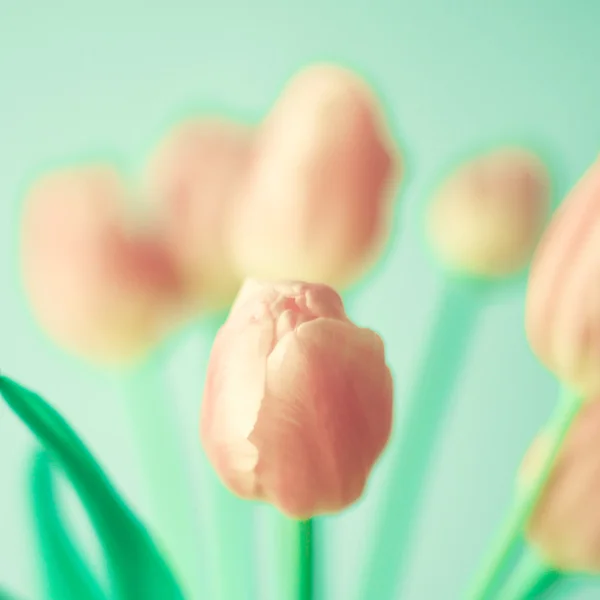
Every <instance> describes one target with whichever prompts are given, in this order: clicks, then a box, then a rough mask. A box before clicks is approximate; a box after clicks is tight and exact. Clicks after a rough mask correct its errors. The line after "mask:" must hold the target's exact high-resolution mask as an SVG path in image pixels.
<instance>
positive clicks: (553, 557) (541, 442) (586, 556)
mask: <svg viewBox="0 0 600 600" xmlns="http://www.w3.org/2000/svg"><path fill="white" fill-rule="evenodd" d="M548 446H549V444H548V440H547V437H546V435H544V434H543V435H541V436H540V437H539V438H538V439H537V440H536V442H535V443H534V445H533V446H532V448H531V449H530V451H529V453H528V454H527V456H526V458H525V460H524V462H523V466H522V472H521V477H520V484H521V485H522V486H525V485H527V484H528V482H529V481H530V480H531V479H533V477H534V476H535V474H536V473H537V472H538V471H539V469H540V468H541V464H542V463H543V460H544V458H545V456H546V454H547V452H548ZM599 499H600V402H599V401H598V400H596V401H593V402H590V403H588V404H587V405H586V406H584V408H583V409H582V411H581V413H580V414H579V415H578V416H577V418H576V420H575V422H574V424H573V426H572V428H571V430H570V431H569V433H568V435H567V439H566V442H565V444H564V446H563V448H562V450H561V451H560V453H559V455H558V459H557V462H556V464H555V467H554V469H553V471H552V473H551V475H550V478H549V480H548V482H547V484H546V486H545V489H544V491H543V493H542V496H541V498H540V500H539V501H538V504H537V507H536V509H535V511H534V513H533V516H532V517H531V519H530V521H529V524H528V527H527V538H528V540H529V541H530V543H531V544H532V545H533V546H534V547H535V548H536V550H538V552H539V553H540V554H541V555H542V556H543V557H544V559H545V560H546V561H547V562H548V563H549V564H551V565H552V566H554V567H555V568H557V569H561V570H564V571H572V572H581V573H600V511H599V510H598V501H599Z"/></svg>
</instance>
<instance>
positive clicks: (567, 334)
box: [526, 160, 600, 397]
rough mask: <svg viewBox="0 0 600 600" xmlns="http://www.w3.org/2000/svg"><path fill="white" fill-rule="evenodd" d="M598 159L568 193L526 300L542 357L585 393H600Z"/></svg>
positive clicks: (534, 343) (531, 329)
mask: <svg viewBox="0 0 600 600" xmlns="http://www.w3.org/2000/svg"><path fill="white" fill-rule="evenodd" d="M599 207H600V160H598V161H596V162H595V163H594V164H593V165H592V167H591V168H590V169H589V170H588V171H587V172H586V173H585V174H584V176H583V177H582V178H581V180H580V181H579V183H578V184H577V185H576V186H575V187H574V188H573V190H572V191H571V192H570V193H569V195H568V196H567V198H566V199H565V200H564V202H563V203H562V205H561V206H560V208H559V210H558V211H557V212H556V214H555V216H554V217H553V219H552V222H551V223H550V226H549V227H548V230H547V231H546V234H545V235H544V237H543V239H542V243H541V244H540V246H539V249H538V251H537V253H536V256H535V260H534V263H533V268H532V272H531V277H530V280H529V288H528V291H527V304H526V329H527V336H528V338H529V342H530V344H531V347H532V348H533V350H534V352H535V353H536V354H537V356H538V357H539V358H540V360H541V361H542V362H543V363H544V364H545V365H546V366H547V367H548V368H549V369H551V370H552V371H554V372H555V373H556V375H557V376H558V377H559V378H560V379H561V380H563V381H564V382H565V383H567V384H569V385H570V386H571V387H573V388H574V389H576V390H577V391H579V392H580V393H582V394H584V395H586V396H587V397H590V396H594V395H596V394H597V393H599V392H600V368H599V365H600V336H599V332H600V285H598V284H597V280H598V277H599V276H600V263H599V262H598V249H599V248H600V211H599Z"/></svg>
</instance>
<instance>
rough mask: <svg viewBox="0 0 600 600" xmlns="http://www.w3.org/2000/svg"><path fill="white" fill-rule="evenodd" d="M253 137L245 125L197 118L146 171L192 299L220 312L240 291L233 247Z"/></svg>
mask: <svg viewBox="0 0 600 600" xmlns="http://www.w3.org/2000/svg"><path fill="white" fill-rule="evenodd" d="M252 133H253V132H252V131H251V130H250V129H249V128H247V127H245V126H243V125H241V124H239V123H233V122H226V121H221V120H216V119H196V120H190V121H186V122H184V123H182V124H181V125H179V126H177V127H176V128H174V129H173V130H172V131H171V132H170V133H169V135H167V137H166V138H165V139H164V140H163V141H162V142H161V144H159V146H158V148H157V149H156V151H155V153H154V155H153V156H152V157H151V159H150V161H149V164H148V166H147V170H146V177H145V178H146V182H145V183H146V188H147V195H148V196H149V197H150V198H151V199H153V200H154V202H155V206H154V208H155V209H156V211H157V213H158V214H157V217H158V218H157V221H158V223H159V224H160V227H161V230H162V235H163V237H164V239H165V245H166V247H167V248H169V250H170V252H171V254H172V257H173V260H174V262H175V263H176V265H177V266H178V268H179V270H180V271H181V274H182V277H183V280H184V283H185V285H186V287H187V288H188V294H189V295H190V296H191V300H192V302H193V303H194V304H197V305H199V306H201V307H202V308H220V307H221V306H223V305H226V304H228V303H229V302H230V301H231V300H232V299H233V297H234V296H235V293H236V292H237V290H238V288H239V285H240V279H239V277H238V276H237V274H236V272H235V271H234V267H233V264H232V259H231V256H230V247H229V226H230V221H231V211H232V199H233V196H234V194H235V191H236V190H237V188H238V186H239V185H240V182H241V179H242V177H243V175H244V174H245V171H246V169H247V167H248V163H249V159H250V156H251V150H252V148H253V144H252V142H253V134H252Z"/></svg>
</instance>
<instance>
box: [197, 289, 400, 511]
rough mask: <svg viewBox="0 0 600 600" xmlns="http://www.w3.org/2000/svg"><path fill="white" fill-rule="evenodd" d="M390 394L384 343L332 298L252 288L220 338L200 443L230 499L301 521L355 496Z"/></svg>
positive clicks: (383, 435)
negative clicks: (268, 505)
mask: <svg viewBox="0 0 600 600" xmlns="http://www.w3.org/2000/svg"><path fill="white" fill-rule="evenodd" d="M392 395H393V392H392V377H391V374H390V371H389V369H388V367H387V366H386V363H385V357H384V347H383V342H382V340H381V339H380V337H379V336H378V335H377V334H376V333H374V332H373V331H370V330H368V329H363V328H360V327H357V326H356V325H354V324H353V323H351V322H350V321H349V320H348V318H347V316H346V314H345V311H344V307H343V305H342V301H341V299H340V297H339V296H338V294H337V293H336V292H335V291H333V289H331V288H329V287H327V286H325V285H321V284H310V283H300V282H282V283H259V282H256V281H251V282H248V284H246V285H245V286H244V287H242V289H241V291H240V293H239V296H238V298H237V300H236V303H235V304H234V306H233V308H232V310H231V313H230V315H229V317H228V319H227V321H226V323H225V324H224V326H223V327H222V329H221V330H220V331H219V333H218V334H217V337H216V339H215V343H214V346H213V349H212V353H211V356H210V361H209V365H208V372H207V382H206V388H205V392H204V400H203V404H202V413H201V426H200V431H201V439H202V442H203V445H204V447H205V449H206V452H207V456H208V457H209V459H210V461H211V462H212V464H213V465H214V467H215V469H216V471H217V473H218V475H219V477H220V478H221V480H222V481H223V483H224V484H225V485H226V486H227V487H228V488H229V489H230V490H231V491H232V492H234V493H235V494H236V495H238V496H240V497H242V498H246V499H254V500H261V501H267V502H269V503H272V504H273V505H275V506H276V507H277V508H278V509H279V510H280V512H282V513H283V514H284V515H286V516H288V517H290V518H294V519H300V520H303V519H308V518H311V517H313V516H315V515H318V514H327V513H334V512H337V511H340V510H342V509H343V508H345V507H347V506H349V505H350V504H352V503H353V502H355V501H356V500H358V499H359V497H360V496H361V494H362V493H363V491H364V488H365V485H366V481H367V478H368V476H369V473H370V472H371V470H372V468H373V466H374V464H375V462H376V461H377V459H378V457H379V456H380V455H381V453H382V451H383V450H384V448H385V445H386V443H387V441H388V438H389V435H390V430H391V418H392Z"/></svg>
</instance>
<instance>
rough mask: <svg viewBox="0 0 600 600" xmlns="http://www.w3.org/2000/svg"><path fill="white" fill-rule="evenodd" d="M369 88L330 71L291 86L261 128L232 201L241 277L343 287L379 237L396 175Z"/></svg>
mask: <svg viewBox="0 0 600 600" xmlns="http://www.w3.org/2000/svg"><path fill="white" fill-rule="evenodd" d="M388 138H389V135H388V132H387V129H386V127H385V125H384V123H383V120H382V117H381V114H380V109H379V107H378V106H377V103H376V101H375V98H374V97H373V95H372V93H371V91H370V90H369V88H368V87H367V85H366V84H365V83H364V82H363V81H361V80H360V79H359V78H358V77H356V76H355V75H354V74H352V73H351V72H349V71H346V70H344V69H341V68H339V67H334V66H329V65H319V66H313V67H310V68H307V69H305V70H303V71H302V72H300V73H299V74H298V75H297V76H296V77H294V78H293V79H292V81H291V82H290V84H289V86H288V87H287V88H286V89H285V90H284V92H283V94H282V95H281V97H280V98H279V101H278V102H277V103H276V105H275V106H274V108H273V110H272V111H271V113H270V114H269V115H268V117H267V119H266V120H265V122H264V123H263V124H262V126H261V128H260V131H259V134H258V138H257V143H256V149H255V154H254V158H253V161H252V167H251V168H250V170H249V172H248V177H247V179H246V181H245V182H244V184H243V186H242V188H241V190H240V194H239V197H238V204H237V207H236V211H235V218H234V222H233V228H232V247H233V252H234V257H235V260H236V263H237V265H238V268H239V270H240V272H242V273H244V274H245V275H246V276H248V277H257V278H261V279H262V278H264V279H275V280H276V279H299V280H303V281H318V282H323V283H327V284H328V285H335V286H339V285H345V284H347V283H349V282H351V281H352V280H353V279H354V278H356V277H357V276H358V275H360V274H362V271H364V270H365V268H366V267H367V266H370V264H371V263H372V262H373V260H374V258H375V257H376V256H377V254H378V251H379V250H380V248H381V245H382V243H383V241H384V239H385V237H386V234H387V228H388V226H389V220H390V219H389V217H390V208H391V199H392V196H393V192H394V191H395V190H394V184H395V183H396V180H397V176H398V171H399V165H398V159H397V156H396V153H395V152H394V150H393V149H392V146H391V143H390V141H389V139H388Z"/></svg>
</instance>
